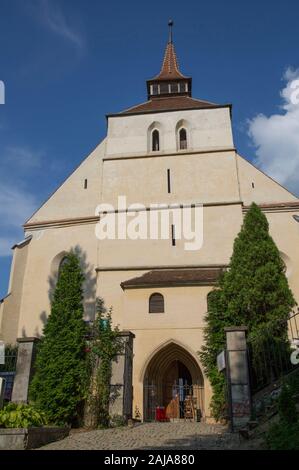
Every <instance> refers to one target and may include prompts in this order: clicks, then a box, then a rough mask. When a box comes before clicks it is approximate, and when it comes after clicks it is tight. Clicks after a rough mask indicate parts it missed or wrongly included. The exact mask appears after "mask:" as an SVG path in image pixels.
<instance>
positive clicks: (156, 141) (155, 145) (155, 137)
mask: <svg viewBox="0 0 299 470" xmlns="http://www.w3.org/2000/svg"><path fill="white" fill-rule="evenodd" d="M159 150H160V136H159V131H158V130H157V129H154V130H153V132H152V151H153V152H157V151H159Z"/></svg>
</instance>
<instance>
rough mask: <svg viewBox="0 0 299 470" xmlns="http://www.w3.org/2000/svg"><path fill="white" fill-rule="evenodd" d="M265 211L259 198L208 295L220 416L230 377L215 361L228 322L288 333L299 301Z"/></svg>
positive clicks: (204, 355)
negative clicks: (288, 326)
mask: <svg viewBox="0 0 299 470" xmlns="http://www.w3.org/2000/svg"><path fill="white" fill-rule="evenodd" d="M284 270H285V267H284V263H283V261H282V259H281V258H280V254H279V251H278V248H277V246H276V245H275V243H274V241H273V239H272V237H271V236H270V235H269V224H268V221H267V218H266V216H265V215H264V214H263V213H262V211H261V210H260V209H259V207H258V206H257V205H256V204H254V203H253V204H252V205H251V207H250V209H249V211H248V212H247V214H246V215H245V218H244V222H243V225H242V228H241V231H240V233H239V234H238V236H237V238H236V239H235V241H234V246H233V254H232V257H231V260H230V265H229V269H228V270H227V271H226V272H225V273H224V274H223V275H222V276H221V278H220V280H219V282H218V285H217V286H216V288H215V290H213V291H212V292H211V293H210V295H209V296H208V313H207V316H206V323H207V326H206V328H205V345H204V347H203V348H202V350H201V352H200V356H201V359H202V362H203V365H204V368H205V371H206V373H207V375H208V377H209V378H210V381H211V385H212V388H213V399H212V404H211V408H212V412H213V414H214V416H215V417H216V418H217V419H218V418H220V417H221V413H222V409H223V407H224V404H225V390H224V389H225V380H224V377H223V374H221V373H219V372H218V370H217V366H216V357H217V354H218V353H219V352H220V351H221V350H222V349H223V348H224V347H225V334H224V327H227V326H240V325H245V326H247V327H248V331H249V336H250V337H251V338H254V337H257V336H258V335H260V334H261V333H264V332H265V331H271V335H274V336H273V337H276V338H278V339H280V338H283V339H285V338H286V321H287V318H288V315H289V313H290V311H291V310H292V308H293V307H294V305H295V300H294V297H293V294H292V292H291V290H290V288H289V286H288V281H287V278H286V276H285V273H284Z"/></svg>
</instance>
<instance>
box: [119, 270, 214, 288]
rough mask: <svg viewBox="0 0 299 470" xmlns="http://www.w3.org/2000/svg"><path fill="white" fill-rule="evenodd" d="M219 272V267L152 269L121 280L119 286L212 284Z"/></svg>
mask: <svg viewBox="0 0 299 470" xmlns="http://www.w3.org/2000/svg"><path fill="white" fill-rule="evenodd" d="M221 272H222V269H221V268H185V269H163V270H154V271H149V272H147V273H145V274H143V275H142V276H139V277H134V278H132V279H128V280H127V281H124V282H122V283H121V287H122V289H130V288H131V289H132V288H134V287H155V286H160V287H163V286H178V285H181V286H183V285H187V286H188V285H213V284H215V282H216V281H217V279H218V278H219V276H220V274H221Z"/></svg>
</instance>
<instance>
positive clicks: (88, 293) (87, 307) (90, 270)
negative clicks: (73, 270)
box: [22, 245, 96, 338]
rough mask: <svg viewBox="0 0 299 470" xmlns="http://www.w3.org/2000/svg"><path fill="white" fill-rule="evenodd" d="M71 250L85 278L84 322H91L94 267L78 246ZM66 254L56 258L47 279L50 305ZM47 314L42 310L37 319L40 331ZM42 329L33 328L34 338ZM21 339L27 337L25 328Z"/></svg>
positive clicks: (65, 252)
mask: <svg viewBox="0 0 299 470" xmlns="http://www.w3.org/2000/svg"><path fill="white" fill-rule="evenodd" d="M72 250H73V251H74V252H75V253H76V255H77V256H78V258H79V260H80V265H81V268H82V271H83V274H84V277H85V281H84V283H83V295H84V300H83V306H84V320H86V321H93V320H94V319H95V313H96V272H95V267H94V265H92V264H90V263H88V261H87V255H86V252H85V251H83V250H82V248H81V247H80V246H79V245H76V246H75V247H73V248H72ZM66 254H67V251H63V252H61V253H60V255H59V256H58V257H56V258H57V259H58V260H59V262H58V263H57V259H56V260H55V267H56V269H55V268H54V269H52V270H51V274H50V276H49V277H48V284H49V290H48V296H49V300H50V304H51V303H52V300H53V296H54V291H55V287H56V283H57V279H58V269H59V264H60V262H61V261H62V259H63V258H64V257H65V255H66ZM49 314H50V311H49V312H46V311H45V310H43V311H42V312H41V314H40V315H39V319H40V321H41V323H42V329H43V327H44V326H45V324H46V322H47V319H48V316H49ZM42 329H39V328H38V327H36V328H35V331H34V336H35V337H36V338H40V337H41V336H42V331H41V330H42ZM22 337H23V338H27V337H28V335H27V333H26V328H25V327H23V328H22Z"/></svg>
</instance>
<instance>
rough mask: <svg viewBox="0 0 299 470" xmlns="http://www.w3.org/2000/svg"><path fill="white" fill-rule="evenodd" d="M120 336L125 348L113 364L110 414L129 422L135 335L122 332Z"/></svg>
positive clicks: (131, 401)
mask: <svg viewBox="0 0 299 470" xmlns="http://www.w3.org/2000/svg"><path fill="white" fill-rule="evenodd" d="M119 336H120V337H121V339H122V341H123V345H124V347H123V351H122V353H121V354H119V355H118V356H117V357H116V360H114V361H113V362H112V377H111V382H110V389H111V403H110V406H109V414H110V416H113V415H117V416H122V417H124V418H125V420H127V419H129V418H131V417H132V404H133V384H132V372H133V339H134V338H135V335H134V334H133V333H132V332H131V331H121V332H120V333H119Z"/></svg>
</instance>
